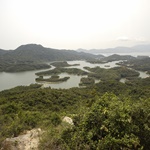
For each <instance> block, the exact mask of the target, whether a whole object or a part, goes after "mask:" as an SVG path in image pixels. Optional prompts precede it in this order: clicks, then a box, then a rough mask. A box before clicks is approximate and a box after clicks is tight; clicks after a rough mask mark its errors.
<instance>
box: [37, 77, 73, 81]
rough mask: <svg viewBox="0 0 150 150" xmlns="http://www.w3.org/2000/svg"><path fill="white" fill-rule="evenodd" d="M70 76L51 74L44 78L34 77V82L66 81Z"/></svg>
mask: <svg viewBox="0 0 150 150" xmlns="http://www.w3.org/2000/svg"><path fill="white" fill-rule="evenodd" d="M69 78H70V77H64V78H59V76H51V77H50V78H48V79H44V78H43V76H39V77H38V78H36V79H35V80H36V82H43V81H44V82H64V81H67V80H68V79H69Z"/></svg>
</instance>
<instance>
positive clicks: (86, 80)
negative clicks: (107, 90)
mask: <svg viewBox="0 0 150 150" xmlns="http://www.w3.org/2000/svg"><path fill="white" fill-rule="evenodd" d="M94 83H95V80H94V79H93V78H90V77H87V78H85V77H83V78H81V80H80V83H79V86H91V85H94Z"/></svg>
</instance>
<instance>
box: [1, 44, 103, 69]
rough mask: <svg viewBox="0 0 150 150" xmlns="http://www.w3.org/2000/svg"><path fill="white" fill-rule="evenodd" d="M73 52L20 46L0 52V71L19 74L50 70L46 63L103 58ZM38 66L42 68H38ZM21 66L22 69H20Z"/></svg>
mask: <svg viewBox="0 0 150 150" xmlns="http://www.w3.org/2000/svg"><path fill="white" fill-rule="evenodd" d="M101 57H103V56H102V55H97V56H96V55H93V54H87V53H83V52H76V51H73V50H58V49H52V48H45V47H43V46H42V45H37V44H28V45H22V46H19V47H18V48H17V49H15V50H10V51H6V50H0V71H6V72H17V71H26V70H35V69H43V68H48V66H47V65H46V64H43V63H45V62H50V61H66V60H83V59H84V60H91V59H95V58H101ZM38 65H40V66H41V67H39V68H38ZM20 66H21V67H20Z"/></svg>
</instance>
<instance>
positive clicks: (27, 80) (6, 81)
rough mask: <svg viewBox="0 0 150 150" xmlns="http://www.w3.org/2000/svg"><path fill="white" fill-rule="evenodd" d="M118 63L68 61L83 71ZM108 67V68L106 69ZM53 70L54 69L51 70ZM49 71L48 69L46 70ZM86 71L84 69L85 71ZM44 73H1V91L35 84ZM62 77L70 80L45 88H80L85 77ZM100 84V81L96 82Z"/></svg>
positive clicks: (63, 75)
mask: <svg viewBox="0 0 150 150" xmlns="http://www.w3.org/2000/svg"><path fill="white" fill-rule="evenodd" d="M117 62H118V61H113V62H109V63H105V64H91V63H88V62H86V61H68V64H80V65H79V66H71V67H72V68H73V67H74V68H80V69H83V67H85V66H88V67H96V66H100V67H101V68H106V69H108V68H112V67H116V66H118V65H116V63H117ZM106 66H107V67H106ZM51 69H52V68H51ZM45 70H47V69H45ZM83 70H84V69H83ZM39 71H43V70H34V71H25V72H17V73H7V72H0V91H2V90H5V89H10V88H13V87H16V86H20V85H30V84H32V83H36V82H35V78H36V77H37V76H36V75H35V73H36V72H39ZM59 76H60V77H66V76H69V77H70V79H69V80H68V81H66V82H59V83H44V84H43V86H44V87H49V86H50V87H51V88H71V87H78V86H79V83H80V79H81V78H82V77H83V76H78V75H70V74H67V73H62V74H60V75H59ZM148 76H149V75H147V74H146V73H145V72H140V77H142V78H145V77H148ZM96 82H98V81H96Z"/></svg>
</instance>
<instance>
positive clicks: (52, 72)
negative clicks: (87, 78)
mask: <svg viewBox="0 0 150 150" xmlns="http://www.w3.org/2000/svg"><path fill="white" fill-rule="evenodd" d="M61 73H68V74H74V75H87V74H88V72H86V71H83V70H81V69H78V68H54V69H52V70H47V71H42V72H38V73H36V75H37V76H48V75H58V74H61Z"/></svg>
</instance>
